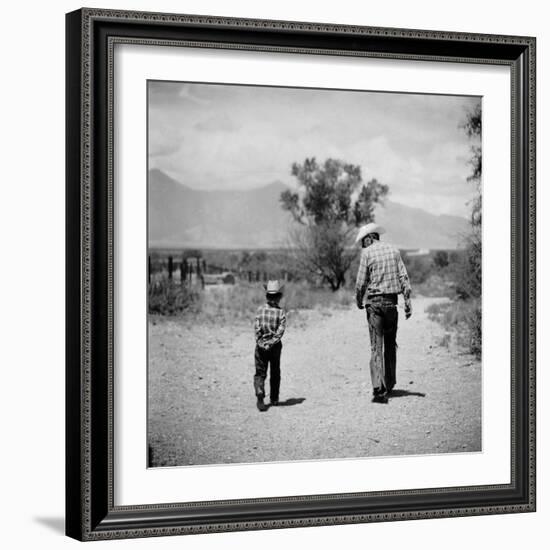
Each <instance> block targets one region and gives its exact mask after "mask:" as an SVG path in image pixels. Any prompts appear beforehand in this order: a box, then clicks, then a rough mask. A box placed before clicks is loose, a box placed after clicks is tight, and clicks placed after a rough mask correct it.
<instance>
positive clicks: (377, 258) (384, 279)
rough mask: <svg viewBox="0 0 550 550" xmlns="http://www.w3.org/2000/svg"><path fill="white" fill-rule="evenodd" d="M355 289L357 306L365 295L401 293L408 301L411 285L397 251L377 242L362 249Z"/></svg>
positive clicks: (388, 245)
mask: <svg viewBox="0 0 550 550" xmlns="http://www.w3.org/2000/svg"><path fill="white" fill-rule="evenodd" d="M355 289H356V293H357V303H358V304H362V303H363V298H364V296H365V293H366V294H367V296H371V295H373V294H400V293H403V294H404V296H405V298H407V299H408V298H409V295H410V293H411V284H410V282H409V276H408V274H407V270H406V268H405V264H404V263H403V260H402V258H401V254H400V253H399V250H397V249H396V248H394V247H393V246H391V245H390V244H387V243H381V242H379V241H376V242H374V243H372V244H371V245H370V246H368V247H367V248H364V249H363V250H362V253H361V261H360V262H359V270H358V271H357V282H356V284H355Z"/></svg>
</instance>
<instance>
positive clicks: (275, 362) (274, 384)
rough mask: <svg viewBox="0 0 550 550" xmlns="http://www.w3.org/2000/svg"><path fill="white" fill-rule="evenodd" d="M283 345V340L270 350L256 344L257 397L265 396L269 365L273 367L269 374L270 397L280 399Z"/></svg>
mask: <svg viewBox="0 0 550 550" xmlns="http://www.w3.org/2000/svg"><path fill="white" fill-rule="evenodd" d="M282 347H283V345H282V343H281V342H278V343H277V344H275V345H274V346H273V347H272V348H270V349H268V350H265V349H263V348H261V347H260V346H256V350H255V351H254V362H255V364H256V373H255V374H254V391H255V392H256V397H265V379H266V377H267V367H268V365H269V367H270V369H271V371H270V375H269V390H270V391H269V398H270V400H271V401H278V400H279V387H280V385H281V349H282Z"/></svg>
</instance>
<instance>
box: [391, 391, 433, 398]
mask: <svg viewBox="0 0 550 550" xmlns="http://www.w3.org/2000/svg"><path fill="white" fill-rule="evenodd" d="M390 397H426V394H425V393H422V392H419V391H408V390H392V392H391V394H390Z"/></svg>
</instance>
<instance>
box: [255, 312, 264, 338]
mask: <svg viewBox="0 0 550 550" xmlns="http://www.w3.org/2000/svg"><path fill="white" fill-rule="evenodd" d="M254 336H255V337H256V342H257V341H258V340H259V339H260V337H261V336H262V325H261V323H260V312H259V311H258V312H257V313H256V318H255V319H254Z"/></svg>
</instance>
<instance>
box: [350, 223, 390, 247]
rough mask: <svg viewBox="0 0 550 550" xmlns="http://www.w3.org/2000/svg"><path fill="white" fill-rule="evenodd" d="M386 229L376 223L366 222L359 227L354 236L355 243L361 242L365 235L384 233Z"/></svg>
mask: <svg viewBox="0 0 550 550" xmlns="http://www.w3.org/2000/svg"><path fill="white" fill-rule="evenodd" d="M385 232H386V230H385V229H384V228H383V227H382V226H381V225H378V224H377V223H367V225H363V226H362V227H360V228H359V231H358V232H357V237H355V244H357V243H359V242H361V241H362V240H363V239H364V238H365V237H366V236H367V235H370V234H371V233H378V234H379V235H381V234H382V233H385Z"/></svg>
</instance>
